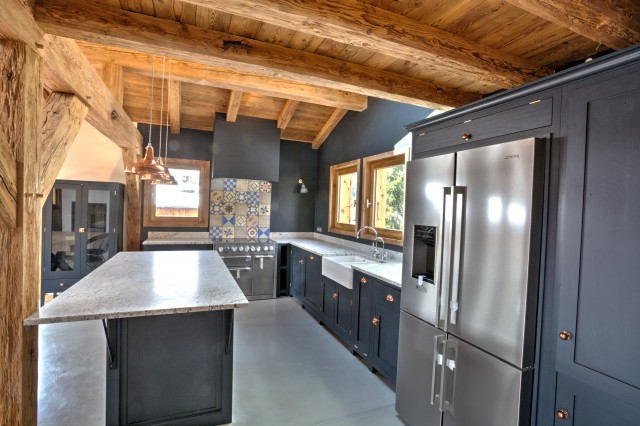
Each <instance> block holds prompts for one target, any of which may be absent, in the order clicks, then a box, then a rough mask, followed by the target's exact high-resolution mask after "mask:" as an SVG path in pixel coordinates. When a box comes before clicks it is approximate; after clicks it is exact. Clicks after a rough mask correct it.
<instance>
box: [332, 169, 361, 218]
mask: <svg viewBox="0 0 640 426" xmlns="http://www.w3.org/2000/svg"><path fill="white" fill-rule="evenodd" d="M357 196H358V173H356V172H353V173H345V174H338V212H337V218H338V220H337V221H338V223H344V224H350V225H355V224H356V220H357V211H358V205H357Z"/></svg>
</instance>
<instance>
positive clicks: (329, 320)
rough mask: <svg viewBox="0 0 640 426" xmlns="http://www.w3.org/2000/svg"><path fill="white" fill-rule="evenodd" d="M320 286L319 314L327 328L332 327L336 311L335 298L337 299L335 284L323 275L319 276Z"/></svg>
mask: <svg viewBox="0 0 640 426" xmlns="http://www.w3.org/2000/svg"><path fill="white" fill-rule="evenodd" d="M321 281H322V284H321V287H322V305H321V306H320V316H321V318H322V321H323V322H324V323H325V325H327V326H329V328H333V327H334V325H335V322H336V321H335V312H336V303H335V302H336V299H338V293H336V284H335V283H334V282H333V281H331V280H330V279H327V278H325V277H321Z"/></svg>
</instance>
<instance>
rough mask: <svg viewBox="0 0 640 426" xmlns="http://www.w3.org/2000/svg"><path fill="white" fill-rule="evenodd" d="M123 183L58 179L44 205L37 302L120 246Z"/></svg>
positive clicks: (83, 274)
mask: <svg viewBox="0 0 640 426" xmlns="http://www.w3.org/2000/svg"><path fill="white" fill-rule="evenodd" d="M122 212H123V186H122V185H121V184H116V183H101V182H77V181H56V183H55V185H54V186H53V189H52V190H51V193H50V194H49V196H48V198H47V200H46V202H45V205H44V207H43V214H42V220H43V226H42V289H41V296H40V303H41V305H42V304H44V303H46V302H47V301H49V300H51V299H53V298H54V297H56V296H57V295H58V293H60V292H62V291H64V290H65V289H67V288H68V287H70V286H71V285H73V284H75V283H76V282H77V281H78V280H79V279H80V278H82V277H84V276H85V275H87V274H88V273H90V272H91V271H93V270H94V269H96V268H97V267H99V266H100V265H102V264H103V263H104V262H106V261H107V260H108V259H109V258H110V257H111V256H113V255H114V254H116V253H117V252H118V251H120V250H122V216H123V213H122Z"/></svg>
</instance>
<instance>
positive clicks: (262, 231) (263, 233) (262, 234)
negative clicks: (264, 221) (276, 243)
mask: <svg viewBox="0 0 640 426" xmlns="http://www.w3.org/2000/svg"><path fill="white" fill-rule="evenodd" d="M269 234H270V232H269V228H258V238H269Z"/></svg>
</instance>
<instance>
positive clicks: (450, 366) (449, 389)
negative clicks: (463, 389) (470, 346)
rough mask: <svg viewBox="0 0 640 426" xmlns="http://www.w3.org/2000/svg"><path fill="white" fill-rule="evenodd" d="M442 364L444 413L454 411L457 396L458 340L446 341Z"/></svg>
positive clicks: (441, 407)
mask: <svg viewBox="0 0 640 426" xmlns="http://www.w3.org/2000/svg"><path fill="white" fill-rule="evenodd" d="M442 353H443V358H444V360H443V362H442V377H441V380H442V388H441V392H440V406H439V409H440V411H442V412H445V411H453V407H454V400H455V395H456V390H455V386H456V380H455V378H456V362H457V359H458V342H457V341H456V340H447V341H445V346H444V349H443V352H442Z"/></svg>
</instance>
